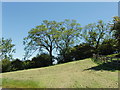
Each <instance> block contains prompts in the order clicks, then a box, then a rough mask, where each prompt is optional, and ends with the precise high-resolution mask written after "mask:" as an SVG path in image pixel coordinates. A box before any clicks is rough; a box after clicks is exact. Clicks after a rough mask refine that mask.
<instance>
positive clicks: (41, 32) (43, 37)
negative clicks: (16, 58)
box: [23, 20, 59, 64]
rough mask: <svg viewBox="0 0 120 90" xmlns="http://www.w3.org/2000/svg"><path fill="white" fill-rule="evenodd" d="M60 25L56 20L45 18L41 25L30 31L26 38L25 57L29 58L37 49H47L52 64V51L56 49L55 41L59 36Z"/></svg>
mask: <svg viewBox="0 0 120 90" xmlns="http://www.w3.org/2000/svg"><path fill="white" fill-rule="evenodd" d="M58 28H59V25H58V23H57V22H56V21H48V20H44V21H43V22H42V24H41V25H39V26H36V27H35V28H33V29H31V30H30V31H29V32H28V36H27V37H25V38H24V42H23V43H24V45H25V48H24V50H25V58H29V57H30V56H31V55H32V54H33V53H34V52H35V51H38V53H39V52H41V51H43V50H44V51H47V52H48V53H49V55H50V61H51V64H52V56H53V55H52V53H53V50H54V49H55V47H56V45H55V41H56V40H57V38H58V30H57V29H58Z"/></svg>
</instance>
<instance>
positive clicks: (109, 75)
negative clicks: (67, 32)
mask: <svg viewBox="0 0 120 90" xmlns="http://www.w3.org/2000/svg"><path fill="white" fill-rule="evenodd" d="M95 66H97V64H95V63H94V62H92V61H91V60H90V59H85V60H80V61H74V62H69V63H65V64H59V65H55V66H50V67H44V68H36V69H28V70H21V71H15V72H8V73H3V74H2V87H3V88H118V71H117V70H116V71H107V70H92V69H89V68H91V67H95Z"/></svg>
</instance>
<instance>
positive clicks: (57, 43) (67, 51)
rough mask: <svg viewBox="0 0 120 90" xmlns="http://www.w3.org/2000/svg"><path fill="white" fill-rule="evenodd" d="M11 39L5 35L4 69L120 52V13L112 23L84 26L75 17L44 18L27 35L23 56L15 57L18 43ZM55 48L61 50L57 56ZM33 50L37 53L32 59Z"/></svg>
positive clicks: (12, 69)
mask: <svg viewBox="0 0 120 90" xmlns="http://www.w3.org/2000/svg"><path fill="white" fill-rule="evenodd" d="M11 42H12V40H11V39H6V40H5V39H4V38H2V42H1V45H0V49H1V51H2V53H1V58H2V62H3V63H2V67H3V70H2V72H6V71H14V70H21V69H29V68H37V67H45V66H50V65H53V62H54V60H57V63H58V64H59V63H65V62H70V61H74V60H80V59H84V58H90V57H91V56H92V55H93V53H95V54H100V55H109V54H114V53H120V17H114V18H113V23H104V22H103V21H102V20H99V21H98V22H97V23H92V24H88V25H86V26H85V27H81V25H80V24H79V23H77V22H76V20H68V19H66V20H64V21H63V22H56V21H48V20H44V21H43V22H42V23H41V25H39V26H36V27H35V28H32V29H31V30H30V31H29V32H28V36H27V37H25V38H24V40H23V44H24V45H25V48H24V50H25V54H24V60H19V59H15V60H14V59H13V58H12V54H13V53H14V52H15V49H14V46H15V45H14V44H12V43H11ZM45 51H46V52H45ZM55 51H56V52H58V55H57V57H54V56H53V52H55ZM34 52H38V55H37V56H36V57H33V58H32V59H31V60H29V57H31V56H32V54H33V53H34ZM46 53H47V54H46ZM118 56H119V55H118ZM10 60H11V61H10Z"/></svg>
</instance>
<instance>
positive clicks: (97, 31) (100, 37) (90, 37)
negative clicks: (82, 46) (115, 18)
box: [82, 20, 111, 53]
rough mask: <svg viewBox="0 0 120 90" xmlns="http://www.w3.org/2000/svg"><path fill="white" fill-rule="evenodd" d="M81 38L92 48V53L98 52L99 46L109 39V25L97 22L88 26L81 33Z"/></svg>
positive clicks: (100, 21)
mask: <svg viewBox="0 0 120 90" xmlns="http://www.w3.org/2000/svg"><path fill="white" fill-rule="evenodd" d="M82 38H83V39H84V41H85V42H86V43H89V45H91V46H92V47H94V48H95V49H94V52H95V53H99V52H98V48H99V45H100V44H101V43H102V42H103V41H104V40H105V39H110V38H111V31H110V26H109V24H106V23H104V22H103V21H102V20H99V21H98V22H97V23H92V24H88V25H86V26H85V27H84V29H83V31H82Z"/></svg>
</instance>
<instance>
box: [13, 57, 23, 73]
mask: <svg viewBox="0 0 120 90" xmlns="http://www.w3.org/2000/svg"><path fill="white" fill-rule="evenodd" d="M23 65H24V64H23V62H22V61H21V60H19V59H15V60H13V61H12V62H11V69H12V70H13V71H15V70H22V69H24V68H23V67H24V66H23Z"/></svg>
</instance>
